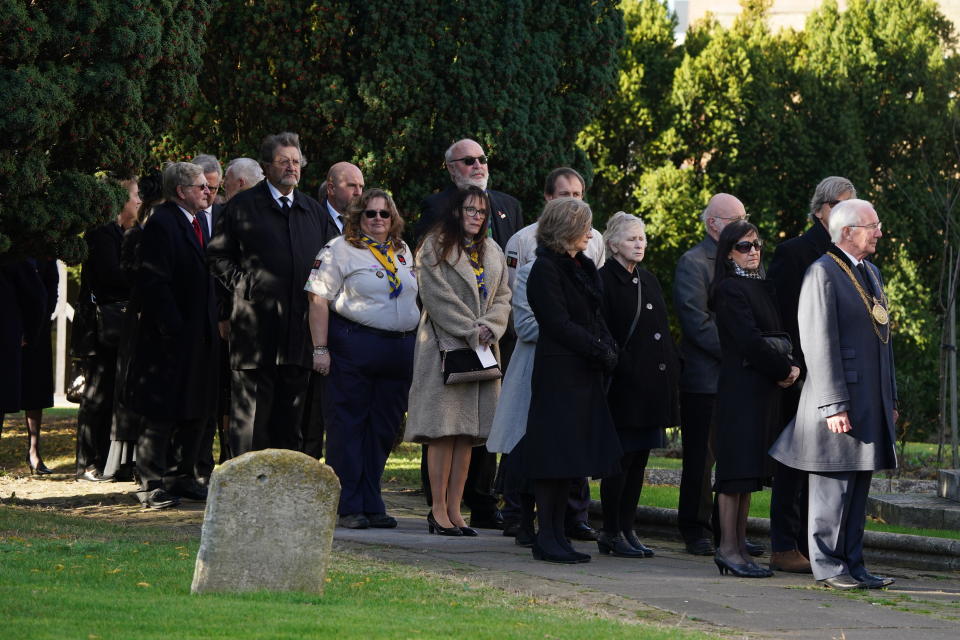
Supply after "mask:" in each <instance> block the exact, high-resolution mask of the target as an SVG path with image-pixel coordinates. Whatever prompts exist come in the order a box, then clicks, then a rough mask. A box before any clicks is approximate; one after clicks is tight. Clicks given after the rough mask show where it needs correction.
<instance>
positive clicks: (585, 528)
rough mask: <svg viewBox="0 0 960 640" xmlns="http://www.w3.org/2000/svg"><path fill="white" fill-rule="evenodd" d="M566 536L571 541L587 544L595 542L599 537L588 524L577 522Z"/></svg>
mask: <svg viewBox="0 0 960 640" xmlns="http://www.w3.org/2000/svg"><path fill="white" fill-rule="evenodd" d="M566 534H567V537H568V538H570V539H571V540H584V541H586V542H593V541H595V540H596V539H597V536H598V534H597V530H596V529H594V528H593V527H591V526H590V525H589V524H587V523H586V522H576V523H574V524H573V525H572V526H570V527H567V531H566Z"/></svg>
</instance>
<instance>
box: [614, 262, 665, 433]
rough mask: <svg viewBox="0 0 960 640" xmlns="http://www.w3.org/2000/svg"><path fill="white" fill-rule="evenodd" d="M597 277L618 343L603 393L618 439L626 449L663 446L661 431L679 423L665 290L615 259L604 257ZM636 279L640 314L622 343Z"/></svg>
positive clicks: (629, 320)
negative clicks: (639, 298) (610, 374)
mask: <svg viewBox="0 0 960 640" xmlns="http://www.w3.org/2000/svg"><path fill="white" fill-rule="evenodd" d="M638 280H639V283H638ZM600 281H601V282H602V284H603V307H602V308H603V317H604V319H605V320H606V323H607V327H608V328H609V329H610V333H611V334H612V335H613V338H614V340H616V341H617V344H618V345H619V346H620V357H619V360H618V361H617V368H616V369H615V370H614V372H613V380H612V383H611V385H610V391H609V392H608V393H607V402H608V404H609V406H610V414H611V415H612V416H613V423H614V424H615V425H616V427H617V432H618V433H619V435H620V444H621V445H622V446H623V449H624V451H625V452H630V451H635V450H638V449H651V448H654V447H656V446H662V445H661V444H660V442H661V440H662V437H663V430H664V429H666V428H667V427H673V426H676V425H677V424H679V422H680V416H679V413H680V406H679V404H678V402H679V387H678V385H679V382H680V354H679V353H678V351H677V347H676V345H675V344H674V342H673V337H672V336H671V335H670V320H669V318H668V317H667V305H666V302H664V299H663V290H662V289H661V288H660V283H659V282H658V281H657V278H656V276H654V275H653V274H652V273H650V272H649V271H647V270H646V269H644V268H643V267H641V266H639V265H637V267H636V268H635V270H634V272H633V273H630V272H628V271H627V270H626V269H625V268H624V267H623V265H622V264H620V263H619V262H617V261H616V260H607V262H606V263H605V264H604V265H603V267H601V268H600ZM638 284H639V285H640V297H641V301H640V304H641V307H640V315H639V318H638V320H637V326H636V328H635V329H634V331H633V334H632V336H631V337H630V340H629V341H627V342H626V343H625V340H626V338H627V333H628V332H629V331H630V325H631V324H633V319H634V317H636V313H637V285H638ZM642 444H647V445H648V446H639V445H642Z"/></svg>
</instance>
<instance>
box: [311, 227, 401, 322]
mask: <svg viewBox="0 0 960 640" xmlns="http://www.w3.org/2000/svg"><path fill="white" fill-rule="evenodd" d="M395 255H396V262H397V265H396V266H397V277H398V278H399V279H400V283H401V284H402V285H403V290H402V291H401V292H400V295H399V296H397V297H396V298H392V299H391V298H390V284H389V283H388V282H387V274H386V269H384V268H383V265H381V264H380V262H379V261H378V260H377V258H376V257H375V256H374V255H373V253H372V252H371V251H370V249H368V248H367V247H363V248H358V247H354V246H353V245H351V244H350V243H349V242H347V241H346V239H345V238H344V237H343V236H339V237H337V238H334V239H333V240H331V241H330V243H329V244H327V246H325V247H324V248H323V249H321V250H320V253H319V254H318V255H317V260H316V262H314V265H313V270H312V271H310V277H309V278H308V279H307V284H306V286H305V287H304V290H306V291H309V292H310V293H315V294H317V295H318V296H321V297H323V298H326V299H327V300H330V308H331V309H332V310H333V311H335V312H336V313H338V314H340V315H341V316H343V317H344V318H346V319H347V320H351V321H353V322H356V323H357V324H362V325H365V326H368V327H374V328H376V329H382V330H384V331H413V330H414V329H416V328H417V324H418V323H419V322H420V310H419V308H417V291H418V288H417V278H416V276H415V274H414V270H413V254H412V252H411V251H410V248H409V247H407V245H406V243H404V245H403V250H402V251H397V252H395Z"/></svg>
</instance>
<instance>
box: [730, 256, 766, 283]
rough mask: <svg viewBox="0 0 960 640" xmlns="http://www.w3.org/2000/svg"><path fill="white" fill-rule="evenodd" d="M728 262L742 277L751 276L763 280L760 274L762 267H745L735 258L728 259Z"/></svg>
mask: <svg viewBox="0 0 960 640" xmlns="http://www.w3.org/2000/svg"><path fill="white" fill-rule="evenodd" d="M727 263H728V264H729V265H730V266H731V267H733V272H734V273H735V274H737V275H738V276H740V277H741V278H750V279H751V280H763V276H762V275H760V269H744V268H743V267H741V266H740V265H738V264H737V263H736V262H734V261H733V260H727Z"/></svg>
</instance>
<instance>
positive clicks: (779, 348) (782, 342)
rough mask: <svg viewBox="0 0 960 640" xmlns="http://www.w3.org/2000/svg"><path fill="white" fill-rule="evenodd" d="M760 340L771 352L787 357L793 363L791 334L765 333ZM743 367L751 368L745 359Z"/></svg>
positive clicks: (781, 332)
mask: <svg viewBox="0 0 960 640" xmlns="http://www.w3.org/2000/svg"><path fill="white" fill-rule="evenodd" d="M760 339H761V340H763V343H764V344H765V345H766V346H767V348H769V349H770V350H771V351H774V352H775V353H777V354H779V355H781V356H786V357H787V358H788V359H789V360H790V361H791V362H793V342H792V341H791V340H790V334H788V333H785V332H783V331H764V332H762V333H761V334H760ZM743 366H744V367H749V366H750V363H749V362H747V360H746V359H744V361H743Z"/></svg>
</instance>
